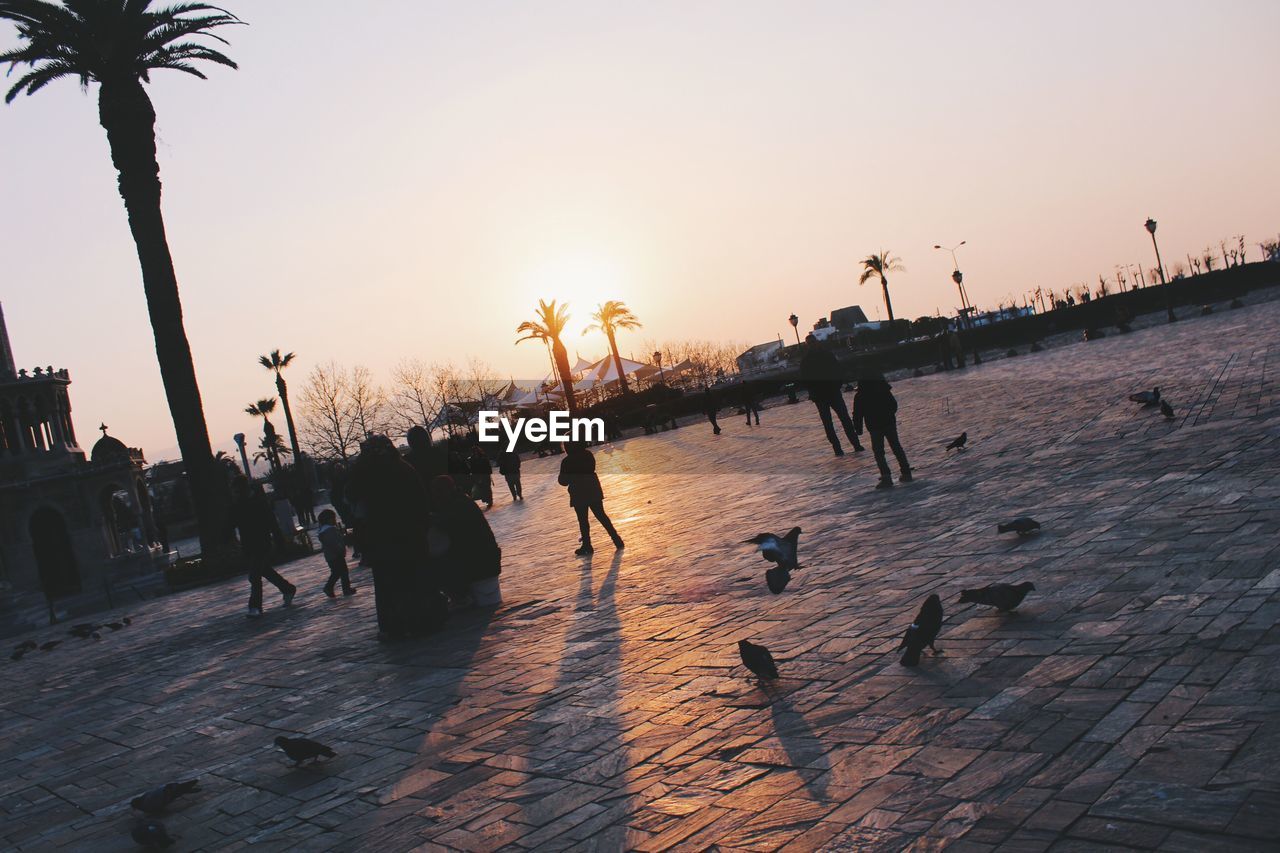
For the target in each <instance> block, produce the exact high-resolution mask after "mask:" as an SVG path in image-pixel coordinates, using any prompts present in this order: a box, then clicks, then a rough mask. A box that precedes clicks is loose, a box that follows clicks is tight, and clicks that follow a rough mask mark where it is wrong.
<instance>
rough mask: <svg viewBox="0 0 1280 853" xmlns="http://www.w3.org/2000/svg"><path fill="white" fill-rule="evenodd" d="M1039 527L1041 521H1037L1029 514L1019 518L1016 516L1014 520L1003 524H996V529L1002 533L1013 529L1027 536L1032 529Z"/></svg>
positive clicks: (1020, 534)
mask: <svg viewBox="0 0 1280 853" xmlns="http://www.w3.org/2000/svg"><path fill="white" fill-rule="evenodd" d="M1039 529H1040V522H1038V521H1036V520H1035V519H1034V518H1032V517H1031V516H1029V515H1024V516H1020V517H1019V518H1015V519H1014V520H1013V521H1006V522H1004V523H1003V524H997V525H996V530H998V531H999V532H1001V533H1008V532H1009V531H1013V532H1014V533H1017V534H1018V535H1019V536H1026V535H1027V534H1028V533H1030V532H1031V531H1033V530H1039Z"/></svg>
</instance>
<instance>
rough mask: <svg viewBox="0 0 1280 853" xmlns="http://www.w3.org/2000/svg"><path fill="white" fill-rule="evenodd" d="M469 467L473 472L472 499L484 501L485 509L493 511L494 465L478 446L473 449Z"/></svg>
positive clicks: (468, 462)
mask: <svg viewBox="0 0 1280 853" xmlns="http://www.w3.org/2000/svg"><path fill="white" fill-rule="evenodd" d="M467 467H468V468H469V469H470V471H471V497H473V498H475V499H476V500H478V501H484V505H485V508H487V509H493V463H491V462H490V461H489V455H488V454H487V453H485V452H484V448H483V447H481V446H480V445H478V444H477V445H476V446H475V447H473V448H471V458H470V459H469V460H467Z"/></svg>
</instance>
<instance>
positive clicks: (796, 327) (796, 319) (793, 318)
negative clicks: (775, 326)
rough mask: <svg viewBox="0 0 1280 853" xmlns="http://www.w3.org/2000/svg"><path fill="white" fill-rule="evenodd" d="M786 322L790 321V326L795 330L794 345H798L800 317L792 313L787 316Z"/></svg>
mask: <svg viewBox="0 0 1280 853" xmlns="http://www.w3.org/2000/svg"><path fill="white" fill-rule="evenodd" d="M787 322H788V323H790V324H791V328H792V329H794V330H795V333H796V346H799V345H800V318H799V317H797V316H796V315H795V314H792V315H791V316H790V317H788V318H787Z"/></svg>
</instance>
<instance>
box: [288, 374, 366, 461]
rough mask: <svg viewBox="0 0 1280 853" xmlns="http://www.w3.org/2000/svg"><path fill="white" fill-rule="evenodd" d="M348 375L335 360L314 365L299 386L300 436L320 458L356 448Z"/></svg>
mask: <svg viewBox="0 0 1280 853" xmlns="http://www.w3.org/2000/svg"><path fill="white" fill-rule="evenodd" d="M350 385H351V379H350V375H349V373H348V371H347V370H346V369H345V368H343V367H341V366H339V365H338V364H337V363H336V362H333V361H330V362H326V363H324V364H320V365H317V366H316V367H314V368H313V369H312V371H311V373H310V374H309V375H308V376H307V382H306V385H304V386H303V387H302V397H301V403H302V411H301V414H302V437H303V440H304V441H305V442H306V444H307V450H308V452H310V453H311V454H312V455H313V456H316V457H318V458H321V459H343V460H345V459H348V458H350V457H351V456H352V455H354V454H355V453H356V452H357V451H358V450H359V448H360V439H361V438H363V435H362V434H361V433H359V432H358V431H357V429H356V425H355V420H354V418H353V415H352V409H351V388H350Z"/></svg>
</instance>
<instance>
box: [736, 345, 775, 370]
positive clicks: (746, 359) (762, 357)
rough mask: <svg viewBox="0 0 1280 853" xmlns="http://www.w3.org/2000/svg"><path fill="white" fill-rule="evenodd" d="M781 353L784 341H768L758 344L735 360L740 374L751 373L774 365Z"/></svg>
mask: <svg viewBox="0 0 1280 853" xmlns="http://www.w3.org/2000/svg"><path fill="white" fill-rule="evenodd" d="M781 351H782V341H766V342H765V343H762V344H756V345H755V346H753V347H752V348H751V349H749V350H747V351H746V352H744V353H742V354H741V355H740V356H738V357H737V358H736V359H734V361H736V362H737V364H738V372H739V373H749V372H750V371H752V370H759V369H760V368H762V367H766V366H768V365H770V364H772V363H773V362H774V361H775V360H777V357H778V354H779V353H780V352H781Z"/></svg>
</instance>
